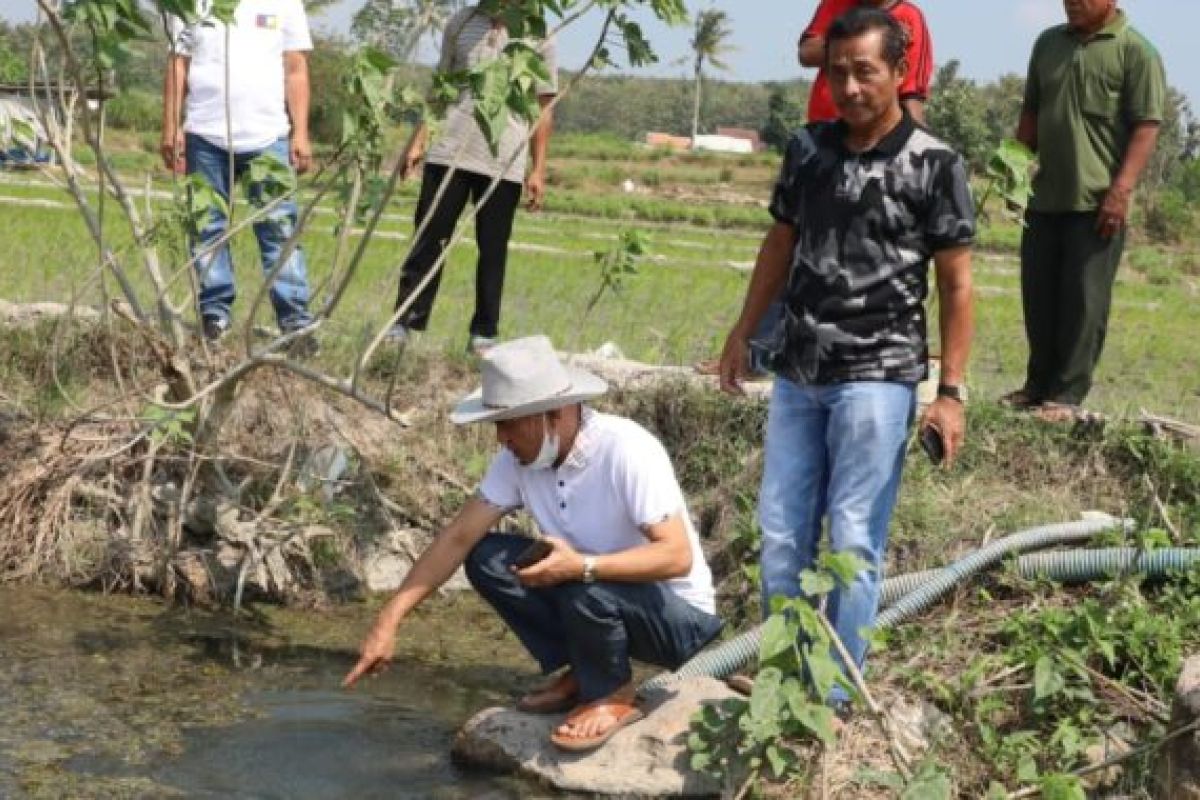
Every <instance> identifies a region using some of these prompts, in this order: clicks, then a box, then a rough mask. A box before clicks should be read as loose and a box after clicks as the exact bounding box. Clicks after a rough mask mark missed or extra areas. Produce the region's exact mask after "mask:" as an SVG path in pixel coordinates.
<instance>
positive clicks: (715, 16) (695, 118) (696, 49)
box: [690, 8, 733, 139]
mask: <svg viewBox="0 0 1200 800" xmlns="http://www.w3.org/2000/svg"><path fill="white" fill-rule="evenodd" d="M732 34H733V29H732V28H731V27H730V26H729V15H728V14H727V13H725V12H724V11H719V10H717V9H715V8H710V9H708V10H706V11H701V12H700V13H699V14H698V15H696V29H695V32H694V33H693V35H692V41H691V42H690V44H691V46H692V56H693V58H694V61H693V64H694V66H693V70H694V79H695V82H696V96H695V100H694V105H693V107H692V138H693V139H695V138H696V136H697V135H698V134H699V133H700V100H701V97H702V95H703V87H704V65H705V64H706V63H707V64H711V65H712V66H714V67H716V68H717V69H720V70H727V69H729V66H728V65H727V64H725V63H724V62H723V61H722V60H721V59H722V58H723V57H724V55H725V54H726V53H728V52H729V51H730V49H731V48H730V47H729V44H728V40H729V37H730V36H731V35H732Z"/></svg>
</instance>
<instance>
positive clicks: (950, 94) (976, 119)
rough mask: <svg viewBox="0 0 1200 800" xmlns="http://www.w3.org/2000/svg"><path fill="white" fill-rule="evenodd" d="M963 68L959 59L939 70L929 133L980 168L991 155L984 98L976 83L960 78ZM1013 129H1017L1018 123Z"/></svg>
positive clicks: (927, 113) (931, 100)
mask: <svg viewBox="0 0 1200 800" xmlns="http://www.w3.org/2000/svg"><path fill="white" fill-rule="evenodd" d="M961 66H962V65H961V64H960V63H959V62H958V60H957V59H956V60H953V61H949V62H947V63H946V65H945V66H943V67H942V68H941V69H939V70H938V72H937V76H936V77H935V78H934V81H933V89H932V91H931V92H930V98H929V105H928V107H927V108H926V110H925V118H926V121H927V122H928V124H929V128H930V130H932V131H933V132H934V133H936V134H937V135H938V136H940V137H941V138H943V139H945V140H946V142H948V143H949V144H950V145H952V146H953V147H954V148H955V149H956V150H958V152H959V153H961V154H962V156H963V157H964V158H965V159H967V161H969V162H970V163H971V165H972V166H975V167H980V166H982V165H983V163H984V162H985V161H986V160H987V158H988V155H989V154H990V153H991V148H989V147H988V145H989V136H988V127H987V121H986V120H985V118H984V99H983V94H982V93H981V92H980V90H979V87H978V86H976V85H975V82H974V81H971V80H968V79H966V78H963V77H960V76H959V74H958V71H959V69H960V68H961ZM1013 126H1014V129H1015V126H1016V120H1014V121H1013Z"/></svg>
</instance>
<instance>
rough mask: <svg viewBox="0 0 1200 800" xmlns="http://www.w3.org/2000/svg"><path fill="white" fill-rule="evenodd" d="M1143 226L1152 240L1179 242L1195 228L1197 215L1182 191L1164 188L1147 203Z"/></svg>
mask: <svg viewBox="0 0 1200 800" xmlns="http://www.w3.org/2000/svg"><path fill="white" fill-rule="evenodd" d="M1142 226H1143V230H1144V231H1145V233H1146V236H1147V238H1149V239H1150V241H1152V242H1158V243H1161V244H1178V243H1179V242H1181V241H1183V240H1184V239H1185V238H1187V236H1188V235H1189V234H1190V233H1192V232H1193V231H1194V230H1195V228H1196V215H1195V212H1194V211H1193V209H1192V204H1191V203H1189V202H1188V199H1187V197H1186V196H1184V193H1183V192H1182V191H1180V190H1179V189H1163V190H1162V191H1161V192H1159V193H1158V196H1157V197H1155V198H1153V199H1151V200H1150V201H1149V202H1148V203H1146V210H1145V218H1144V220H1143V223H1142Z"/></svg>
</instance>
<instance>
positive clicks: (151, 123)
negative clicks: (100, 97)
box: [104, 89, 162, 151]
mask: <svg viewBox="0 0 1200 800" xmlns="http://www.w3.org/2000/svg"><path fill="white" fill-rule="evenodd" d="M104 113H105V119H106V121H107V122H108V124H109V125H111V126H112V127H114V128H120V129H122V130H129V131H157V130H158V128H159V126H160V125H161V124H162V103H161V102H160V101H159V98H158V97H157V96H155V95H153V94H151V93H150V92H144V91H142V90H140V89H130V90H128V91H125V92H121V93H120V94H118V95H117V96H116V97H114V98H113V99H112V100H109V101H108V102H107V103H106V104H105V106H104ZM157 145H158V143H157V141H156V142H155V147H154V149H155V150H156V151H157V150H158V146H157Z"/></svg>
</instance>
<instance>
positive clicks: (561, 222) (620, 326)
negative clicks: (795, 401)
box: [0, 143, 1200, 421]
mask: <svg viewBox="0 0 1200 800" xmlns="http://www.w3.org/2000/svg"><path fill="white" fill-rule="evenodd" d="M575 149H578V150H580V151H581V152H580V154H579V155H578V156H577V157H563V158H559V159H558V160H557V161H555V162H554V174H553V175H552V176H551V178H552V185H551V187H550V190H549V191H550V197H549V202H548V207H547V210H546V211H543V212H542V213H538V214H531V213H528V212H525V211H522V212H521V213H520V214H519V215H518V219H517V224H516V229H515V232H514V235H513V242H512V248H511V252H510V258H509V272H508V278H507V284H506V293H505V300H504V318H503V323H502V326H503V331H502V333H503V335H505V336H508V337H512V336H520V335H525V334H529V333H534V332H543V333H546V334H548V335H549V336H551V337H552V339H553V340H554V341H555V343H556V344H557V345H559V346H560V347H562V348H564V349H570V350H576V351H584V350H591V349H594V348H597V347H599V346H601V345H603V344H605V343H609V342H611V343H613V344H615V345H616V346H617V347H618V348H619V349H620V350H621V352H623V353H624V354H625V355H626V356H627V357H629V358H633V359H637V360H642V361H649V362H655V363H665V364H688V363H692V362H694V361H696V360H698V359H700V358H703V357H706V356H709V355H712V354H713V353H715V352H716V351H717V350H718V348H719V346H720V344H721V342H722V340H723V338H724V335H725V333H726V331H727V330H728V327H729V326H730V324H731V323H732V321H733V320H734V318H735V317H736V315H737V312H738V310H739V308H740V304H741V301H742V297H743V295H744V292H745V289H746V285H747V281H748V277H749V269H750V268H751V266H752V264H753V261H754V256H755V253H756V251H757V247H758V243H759V240H760V238H761V236H762V233H763V232H764V231H765V229H766V226H767V225H768V224H769V218H768V216H767V212H766V210H765V200H766V199H767V196H768V193H769V188H770V183H771V178H772V175H773V170H774V167H773V165H772V164H771V163H770V161H769V160H766V159H764V158H762V157H755V158H754V159H741V160H738V159H736V158H735V159H731V160H730V163H729V164H728V165H727V166H725V165H723V164H722V162H721V161H720V160H719V159H712V158H707V159H703V160H700V161H699V162H697V161H694V160H693V161H687V160H678V159H676V160H674V161H673V160H671V159H659V160H655V161H647V160H645V159H644V158H640V157H639V158H632V157H631V158H629V159H627V160H621V159H603V158H597V157H596V156H595V154H593V153H591V152H589V151H588V149H587V148H575ZM564 150H565V151H566V152H568V153H570V152H571V150H572V147H571V146H570V144H569V143H568V144H567V145H566V146H565V147H564ZM647 170H655V171H657V174H658V175H659V178H658V180H657V184H656V185H648V183H647V180H646V177H647V174H648V172H647ZM722 175H724V176H725V177H727V178H728V180H726V181H722V180H719V178H720V177H721V176H722ZM622 176H626V177H622ZM714 176H715V177H714ZM626 180H629V181H632V182H633V184H634V186H635V187H636V188H635V191H634V192H631V193H626V192H623V191H622V184H623V183H624V182H625V181H626ZM130 183H131V184H132V185H133V186H135V187H139V188H140V187H142V186H143V183H144V180H138V179H135V180H132V181H130ZM650 183H651V184H653V183H655V181H653V180H652V181H650ZM568 187H569V188H568ZM415 189H416V184H415V182H410V183H409V184H408V185H406V186H405V187H404V190H403V191H402V192H401V193H400V196H399V197H397V198H396V199H395V200H394V201H393V203H392V205H391V207H390V208H389V209H388V210H387V214H386V215H385V217H384V219H383V224H382V225H381V227H380V229H379V231H378V233H377V235H376V237H375V238H374V240H373V241H372V243H371V245H370V247H369V249H368V251H367V254H366V258H365V259H364V262H363V264H362V267H361V269H360V271H359V273H358V274H357V275H356V278H355V280H354V282H353V284H352V285H351V288H350V291H349V293H348V295H347V298H346V300H345V302H344V304H343V307H342V309H341V310H340V311H339V312H338V313H337V314H336V315H335V316H334V318H333V319H332V320H331V321H330V323H329V324H328V325H327V326H326V328H325V330H324V333H323V334H322V335H323V337H324V338H325V339H326V341H327V346H326V347H325V349H324V353H323V355H322V358H323V359H325V360H327V361H328V362H330V363H329V366H330V367H333V368H336V366H337V365H336V362H337V360H338V359H342V358H347V357H348V354H349V352H350V348H352V347H353V346H354V344H355V343H356V342H358V341H360V340H362V339H364V338H366V337H367V336H369V335H371V334H373V333H374V331H375V330H377V327H378V326H379V325H381V324H382V322H383V320H384V319H385V318H386V317H387V316H388V314H389V313H390V310H391V306H392V303H393V301H394V298H395V292H396V285H397V281H398V278H399V273H400V268H401V264H402V262H403V259H404V256H405V254H406V252H407V247H408V242H409V237H410V235H411V232H412V219H411V216H412V212H413V202H414V194H415ZM756 195H757V199H756ZM723 196H728V197H731V198H733V199H732V200H728V201H724V200H723V199H722V198H723ZM169 198H170V186H169V184H165V183H162V182H158V183H155V184H154V185H153V189H152V190H151V191H150V192H148V193H145V194H144V195H142V194H140V195H139V201H140V202H141V203H142V204H143V205H145V206H147V207H149V208H151V209H153V210H155V212H156V213H161V212H162V211H163V210H164V209H166V208H167V207H168V205H169ZM112 210H113V209H112V205H111V202H110V203H109V208H108V211H109V212H110V213H108V214H106V225H107V226H108V234H109V236H110V237H111V241H112V242H113V244H114V246H115V247H116V249H117V251H118V253H119V254H120V255H121V257H122V258H123V259H124V260H125V262H126V263H127V264H130V265H131V272H133V273H134V274H137V273H138V268H137V267H136V263H135V259H134V258H133V251H132V248H131V247H130V246H129V243H130V237H129V234H128V231H127V230H123V229H122V228H121V225H120V219H119V217H118V216H117V215H116V214H113V213H111V212H112ZM0 220H3V223H2V224H0V231H2V234H0V236H2V241H3V246H2V247H0V298H3V299H6V300H10V301H34V300H57V301H66V300H68V299H69V298H71V297H73V296H77V297H79V298H80V301H82V302H85V303H93V304H95V303H98V302H99V298H100V294H99V291H98V287H97V285H96V278H95V276H96V271H95V265H96V261H97V257H96V252H95V248H94V246H93V245H92V243H91V240H90V238H89V237H88V234H87V231H86V229H85V227H84V224H83V222H82V220H81V218H80V216H79V214H78V212H77V211H76V209H75V208H74V205H73V201H72V200H71V198H70V197H69V196H68V195H67V194H66V193H65V192H64V191H62V190H61V189H59V188H57V187H55V186H54V185H52V184H51V183H49V182H48V181H46V180H45V179H44V178H43V177H41V176H38V175H36V174H28V173H21V174H14V173H0ZM678 220H685V221H683V222H680V221H678ZM686 220H692V221H693V223H694V222H695V221H700V222H701V223H703V224H689V223H688V222H687V221H686ZM335 223H336V216H335V214H334V208H333V205H332V204H326V205H325V206H323V207H322V209H321V211H320V212H319V213H318V214H317V215H316V216H315V217H314V221H313V223H312V225H311V226H310V228H309V230H308V232H307V234H306V236H305V239H304V247H305V250H306V252H307V256H308V261H309V271H310V278H311V281H312V284H313V286H315V287H318V301H317V302H318V303H319V297H320V291H321V289H320V287H323V286H326V285H327V282H328V279H329V278H330V268H331V261H332V258H333V250H334V243H335V235H334V234H335ZM630 228H638V229H640V230H642V231H644V232H646V233H647V234H648V237H649V241H650V251H649V254H648V255H647V256H646V257H645V258H643V259H642V260H641V261H640V263H639V269H638V274H637V275H636V276H634V277H633V278H631V279H630V280H629V281H628V282H627V283H626V285H625V288H624V289H623V290H622V291H621V292H620V293H617V294H613V293H609V294H606V295H605V296H604V297H603V298H602V299H601V300H600V302H599V303H598V304H597V305H596V306H595V307H594V308H593V309H592V310H591V312H590V313H588V312H587V305H588V301H589V300H590V299H591V298H592V296H593V295H594V294H595V293H596V290H597V288H598V287H599V285H600V280H601V275H600V269H599V267H598V266H597V264H596V258H595V254H596V253H597V252H602V251H605V250H607V249H609V248H610V247H612V246H613V245H614V243H615V242H616V241H617V238H618V237H619V235H620V234H621V232H622V231H625V230H628V229H630ZM467 233H468V236H467V237H466V238H464V240H463V241H462V243H461V244H460V245H459V246H458V247H457V248H456V249H455V251H454V253H453V255H452V257H451V259H450V263H449V266H448V270H447V273H446V276H445V279H444V280H443V283H442V292H441V295H440V296H439V299H438V303H437V306H436V307H435V311H434V318H433V322H432V325H431V329H430V331H429V332H428V334H426V336H425V337H424V340H425V342H426V345H427V346H432V347H447V348H452V349H459V348H462V347H463V346H464V345H465V342H466V326H467V321H468V320H469V318H470V315H471V312H472V301H473V291H474V290H473V276H474V260H475V251H474V247H473V240H472V239H471V238H470V235H469V234H470V231H469V230H468V232H467ZM1018 238H1019V232H1018V231H1017V230H1016V229H1015V228H1014V227H1013V226H1011V225H999V226H996V227H995V228H992V229H988V230H986V231H985V232H984V234H983V236H982V237H981V239H982V242H983V246H982V247H981V248H980V250H979V252H978V253H977V257H976V261H975V280H976V286H977V316H978V332H977V337H976V346H975V354H974V357H973V360H972V367H971V388H972V391H973V393H974V397H975V398H976V399H977V400H983V399H988V398H994V397H996V396H998V395H999V394H1001V393H1002V392H1003V391H1005V390H1007V389H1010V388H1015V386H1016V385H1017V384H1018V383H1019V382H1020V380H1021V377H1022V374H1023V372H1022V370H1023V360H1024V357H1025V356H1024V354H1025V347H1024V335H1023V332H1022V321H1021V309H1020V299H1019V293H1018V291H1019V281H1018V270H1017V266H1018V265H1017V263H1016V259H1015V257H1014V255H1013V253H1012V251H1011V247H1012V244H1013V243H1014V242H1015V241H1016V240H1017V239H1018ZM177 249H178V246H176V250H177ZM168 251H170V246H169V245H166V243H164V252H168ZM176 258H178V255H176ZM234 259H235V270H236V273H237V276H238V282H239V283H238V285H239V289H240V301H239V307H238V308H237V309H236V311H238V312H241V313H242V314H245V313H246V309H245V306H246V305H248V304H249V300H250V297H252V295H253V291H254V289H255V287H257V286H258V285H259V283H260V282H261V277H260V273H259V267H258V258H257V253H256V251H255V245H254V241H253V237H252V236H251V235H250V234H249V233H246V234H243V235H241V236H239V238H238V239H237V240H236V241H235V248H234ZM1126 262H1127V263H1126V266H1125V267H1124V268H1123V269H1122V272H1121V274H1120V278H1119V287H1118V289H1117V293H1116V302H1115V307H1114V309H1113V315H1112V320H1111V325H1110V331H1109V338H1108V344H1107V350H1106V353H1105V356H1104V360H1103V363H1102V365H1101V369H1100V372H1099V374H1098V376H1097V386H1096V388H1095V390H1094V392H1093V395H1092V397H1091V405H1092V406H1094V407H1095V408H1096V409H1098V410H1101V411H1104V412H1107V413H1110V414H1115V415H1136V414H1137V413H1138V411H1139V409H1141V408H1146V409H1152V410H1154V411H1155V412H1156V413H1160V414H1166V415H1171V416H1177V417H1180V418H1182V419H1185V420H1190V421H1197V420H1200V348H1198V347H1196V345H1195V338H1196V336H1197V334H1198V333H1200V302H1198V301H1200V254H1198V253H1197V252H1188V251H1186V250H1185V251H1161V250H1155V249H1151V248H1148V247H1138V246H1135V247H1132V248H1131V249H1130V252H1129V253H1128V254H1127V259H1126ZM176 285H177V286H179V287H180V288H182V280H178V281H177V282H176ZM268 313H269V312H268ZM258 322H260V323H262V324H270V322H271V320H270V319H269V318H264V319H261V320H258Z"/></svg>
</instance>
